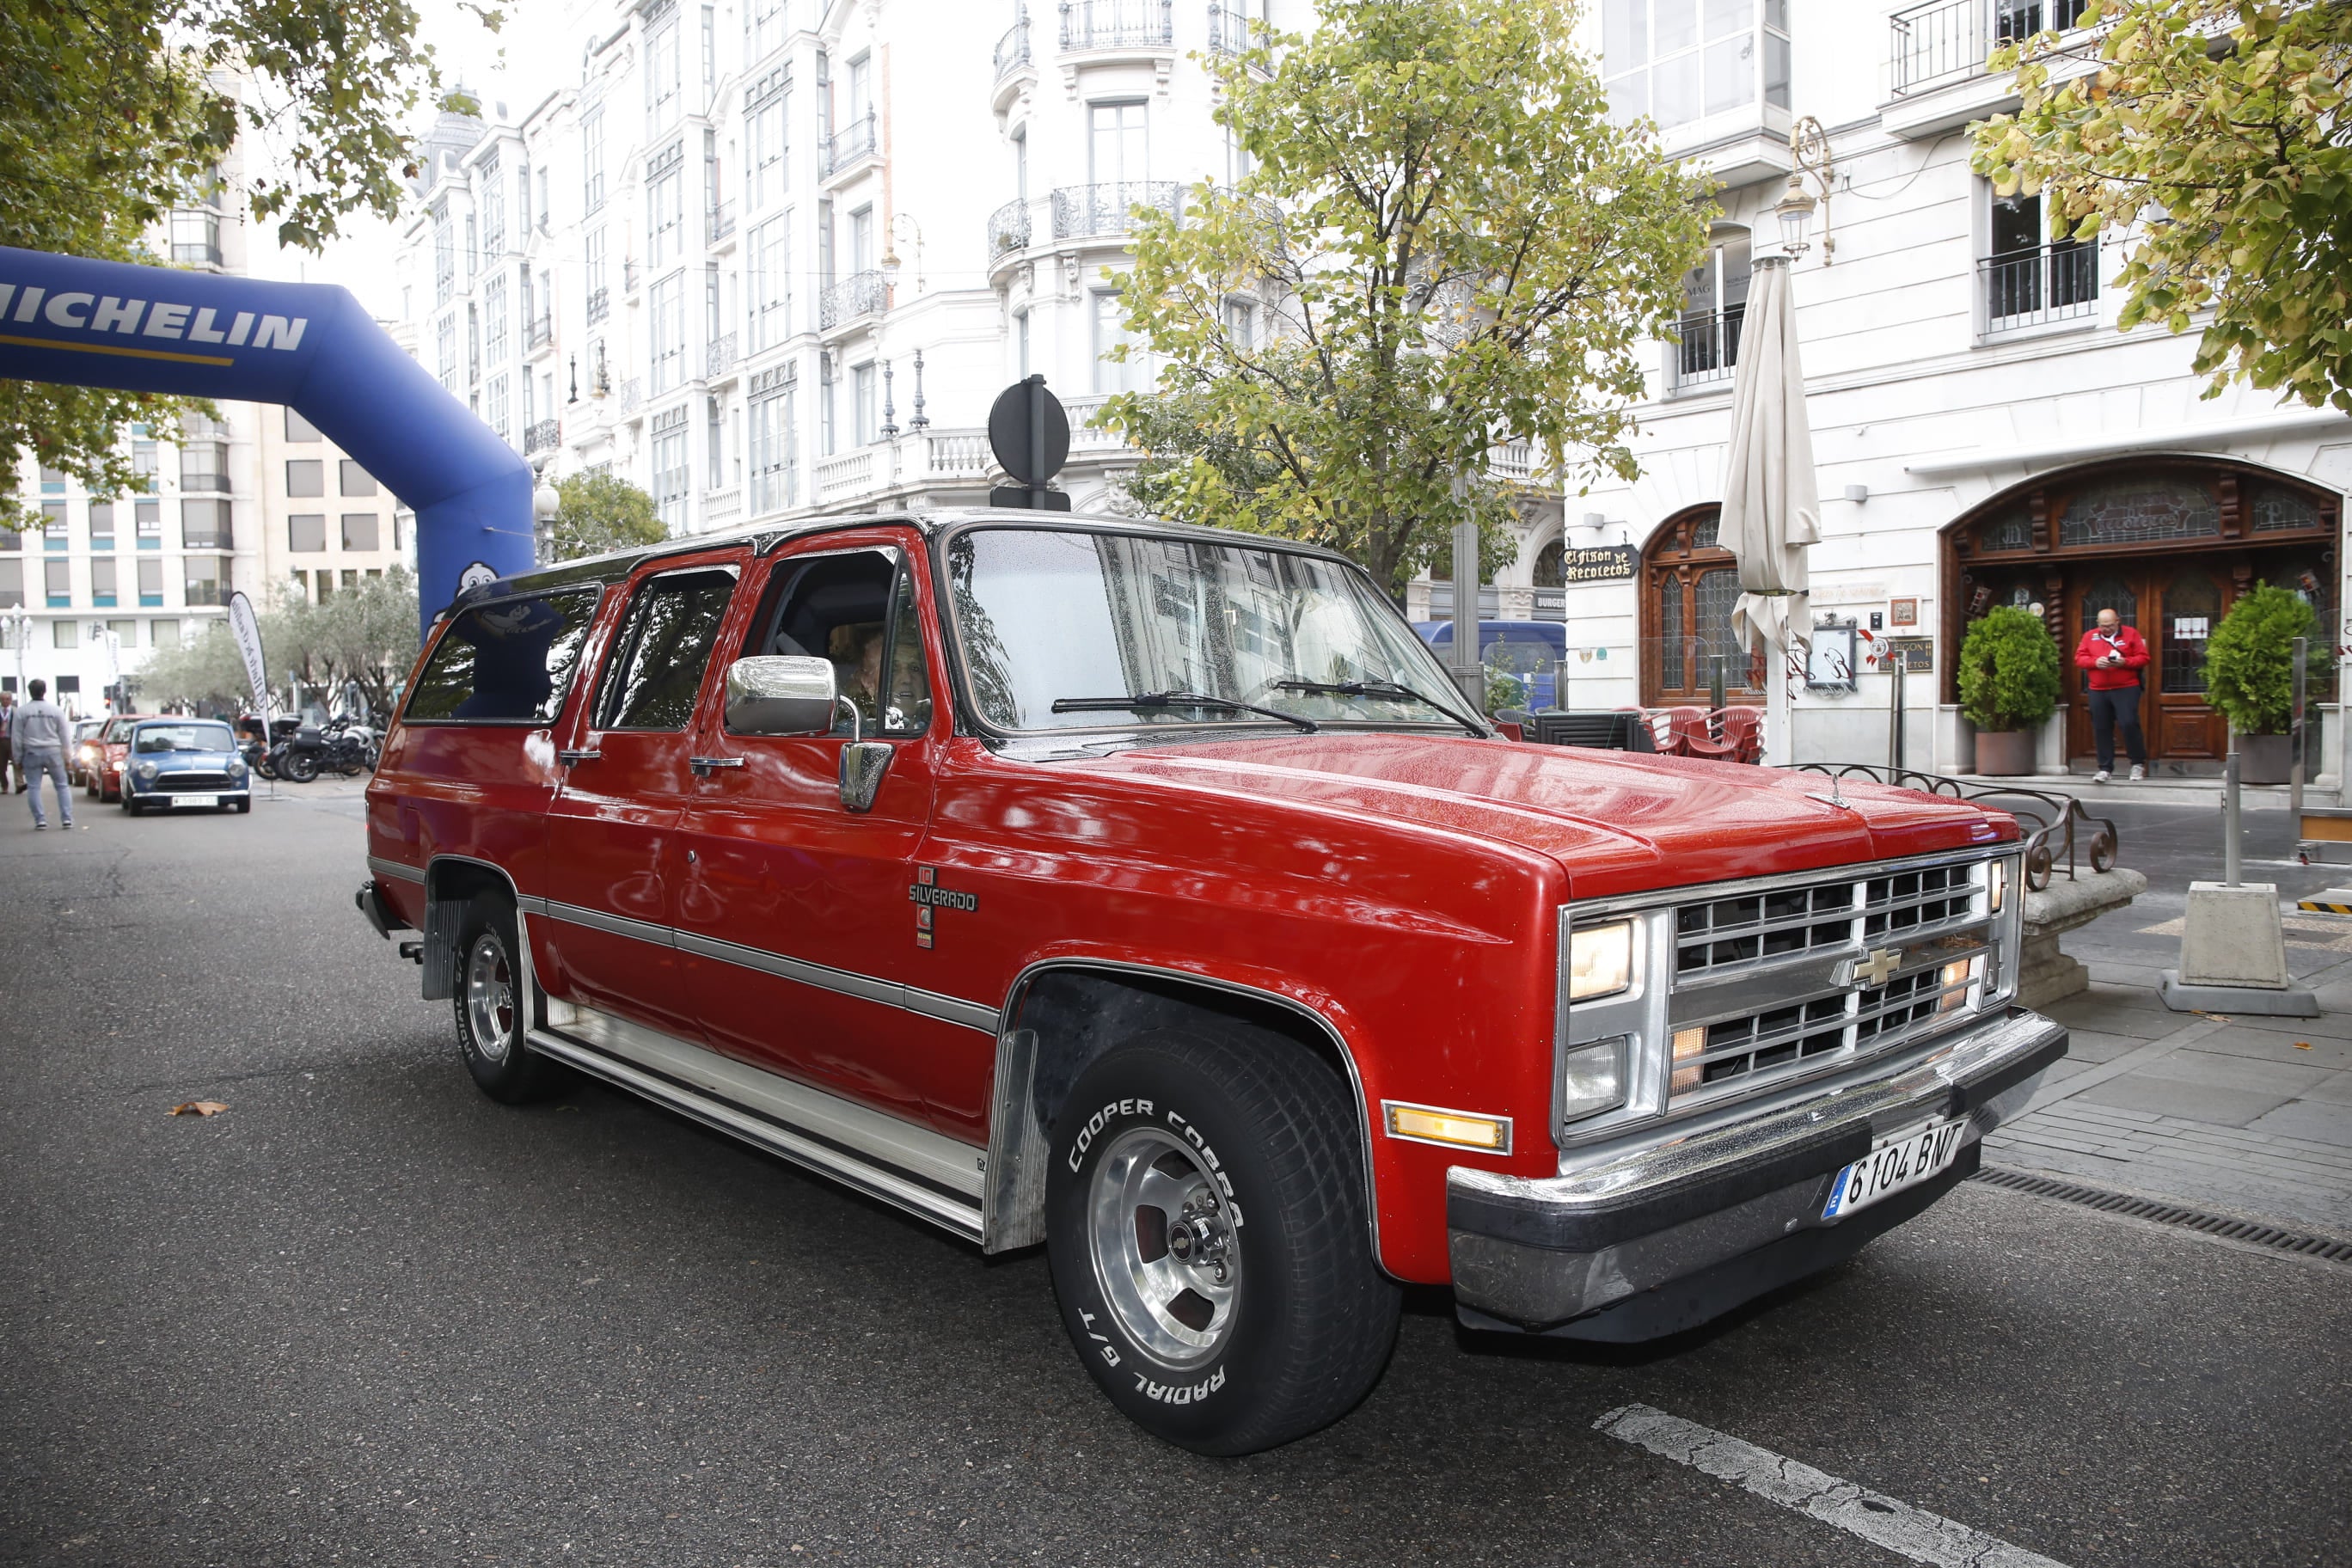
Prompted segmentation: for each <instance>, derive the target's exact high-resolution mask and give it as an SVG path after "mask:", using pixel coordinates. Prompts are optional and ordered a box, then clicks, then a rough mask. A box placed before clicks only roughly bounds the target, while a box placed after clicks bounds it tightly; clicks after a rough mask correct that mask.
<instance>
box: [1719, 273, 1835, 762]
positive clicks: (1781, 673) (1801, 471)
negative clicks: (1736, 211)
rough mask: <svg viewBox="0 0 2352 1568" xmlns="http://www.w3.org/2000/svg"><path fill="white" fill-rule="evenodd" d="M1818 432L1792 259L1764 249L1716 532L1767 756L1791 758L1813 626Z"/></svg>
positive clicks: (1743, 336) (1747, 325)
mask: <svg viewBox="0 0 2352 1568" xmlns="http://www.w3.org/2000/svg"><path fill="white" fill-rule="evenodd" d="M1821 513H1822V503H1821V497H1820V494H1819V492H1818V491H1817V490H1816V489H1814V485H1813V433H1812V427H1811V425H1809V424H1808V423H1807V422H1806V419H1805V374H1804V371H1803V370H1802V368H1801V367H1800V366H1799V364H1798V363H1797V315H1796V311H1795V310H1794V309H1793V308H1792V307H1791V304H1790V299H1789V260H1788V258H1785V257H1759V258H1757V261H1756V279H1755V282H1754V284H1753V285H1752V287H1751V289H1750V290H1749V293H1748V310H1747V319H1746V320H1745V321H1742V322H1741V330H1740V334H1739V363H1738V366H1737V367H1736V368H1735V369H1734V370H1733V372H1732V391H1731V447H1730V451H1729V453H1728V455H1727V458H1726V459H1725V463H1724V475H1723V521H1722V524H1721V526H1720V527H1719V529H1718V530H1717V541H1718V542H1720V543H1721V544H1722V545H1723V546H1724V548H1726V549H1727V550H1729V551H1730V552H1731V553H1732V554H1733V555H1734V556H1735V557H1737V558H1738V562H1739V588H1740V593H1739V602H1738V604H1737V605H1733V606H1732V611H1731V629H1732V634H1733V635H1734V636H1735V637H1738V638H1739V640H1740V643H1741V646H1743V647H1745V646H1748V639H1749V637H1761V638H1763V641H1764V703H1765V707H1764V760H1765V761H1766V762H1767V763H1788V762H1790V761H1792V760H1793V755H1794V753H1793V752H1792V749H1791V746H1790V734H1789V650H1790V647H1791V646H1792V645H1793V644H1795V643H1796V642H1799V641H1801V640H1802V639H1803V638H1805V637H1807V636H1808V635H1810V634H1811V631H1812V626H1813V616H1812V610H1811V606H1810V605H1808V604H1807V603H1806V597H1805V591H1806V588H1807V586H1808V584H1809V577H1810V574H1808V573H1807V571H1806V568H1805V547H1806V546H1807V545H1810V544H1814V543H1817V542H1820V540H1821V536H1822V530H1821Z"/></svg>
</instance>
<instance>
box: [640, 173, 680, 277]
mask: <svg viewBox="0 0 2352 1568" xmlns="http://www.w3.org/2000/svg"><path fill="white" fill-rule="evenodd" d="M685 166H686V149H685V147H684V145H683V144H682V143H678V142H672V143H671V144H670V146H669V148H668V150H667V152H665V153H662V154H661V155H660V156H658V157H656V159H654V160H653V165H652V167H651V168H650V169H649V170H648V171H647V173H646V266H647V267H649V268H654V269H656V270H659V269H660V268H662V267H663V266H665V265H667V263H668V262H670V261H672V260H674V259H676V258H677V257H679V256H680V255H683V254H684V253H685V250H686V209H685V207H684V205H682V204H683V203H684V201H685V183H684V178H685V176H684V171H685Z"/></svg>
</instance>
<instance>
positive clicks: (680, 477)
mask: <svg viewBox="0 0 2352 1568" xmlns="http://www.w3.org/2000/svg"><path fill="white" fill-rule="evenodd" d="M686 426H687V419H686V409H685V408H684V406H682V405H681V406H679V407H677V408H673V409H671V410H669V411H668V412H667V413H666V414H656V415H655V416H654V510H655V511H656V513H658V514H659V515H660V517H661V520H662V525H663V526H664V527H666V528H667V529H668V530H669V531H670V532H672V533H677V531H679V530H681V529H682V528H684V527H685V526H686V489H687V453H686V446H687V427H686Z"/></svg>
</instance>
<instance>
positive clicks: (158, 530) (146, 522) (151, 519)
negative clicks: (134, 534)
mask: <svg viewBox="0 0 2352 1568" xmlns="http://www.w3.org/2000/svg"><path fill="white" fill-rule="evenodd" d="M131 512H132V514H133V516H134V518H135V519H136V521H134V522H133V523H132V527H134V528H135V529H137V530H138V533H139V548H140V549H142V550H161V549H163V502H162V501H159V500H142V501H133V502H131Z"/></svg>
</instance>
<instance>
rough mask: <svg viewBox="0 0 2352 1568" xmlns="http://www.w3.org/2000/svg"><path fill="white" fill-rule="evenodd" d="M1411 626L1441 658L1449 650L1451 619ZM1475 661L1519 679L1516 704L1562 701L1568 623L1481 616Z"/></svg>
mask: <svg viewBox="0 0 2352 1568" xmlns="http://www.w3.org/2000/svg"><path fill="white" fill-rule="evenodd" d="M1412 629H1413V630H1414V631H1416V632H1418V633H1420V634H1421V640H1422V641H1423V642H1425V643H1427V644H1428V645H1429V646H1430V647H1433V648H1434V649H1436V650H1437V653H1438V657H1439V658H1450V657H1451V656H1452V653H1453V649H1454V623H1453V622H1452V621H1414V622H1413V623H1412ZM1478 662H1479V663H1481V664H1483V665H1485V666H1486V668H1488V669H1489V670H1492V671H1499V672H1500V673H1502V674H1505V675H1508V676H1511V677H1512V678H1514V679H1517V680H1518V681H1519V682H1520V683H1521V685H1522V687H1523V689H1524V700H1523V702H1522V703H1521V704H1520V706H1522V707H1525V708H1527V709H1528V710H1537V709H1543V708H1558V707H1560V706H1562V704H1561V702H1560V700H1559V698H1560V680H1559V672H1560V667H1561V666H1562V665H1564V664H1566V663H1567V662H1568V626H1567V624H1566V623H1565V622H1562V621H1480V622H1479V623H1478ZM1601 673H1602V674H1604V675H1605V674H1607V673H1608V672H1607V671H1606V670H1603V671H1601Z"/></svg>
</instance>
